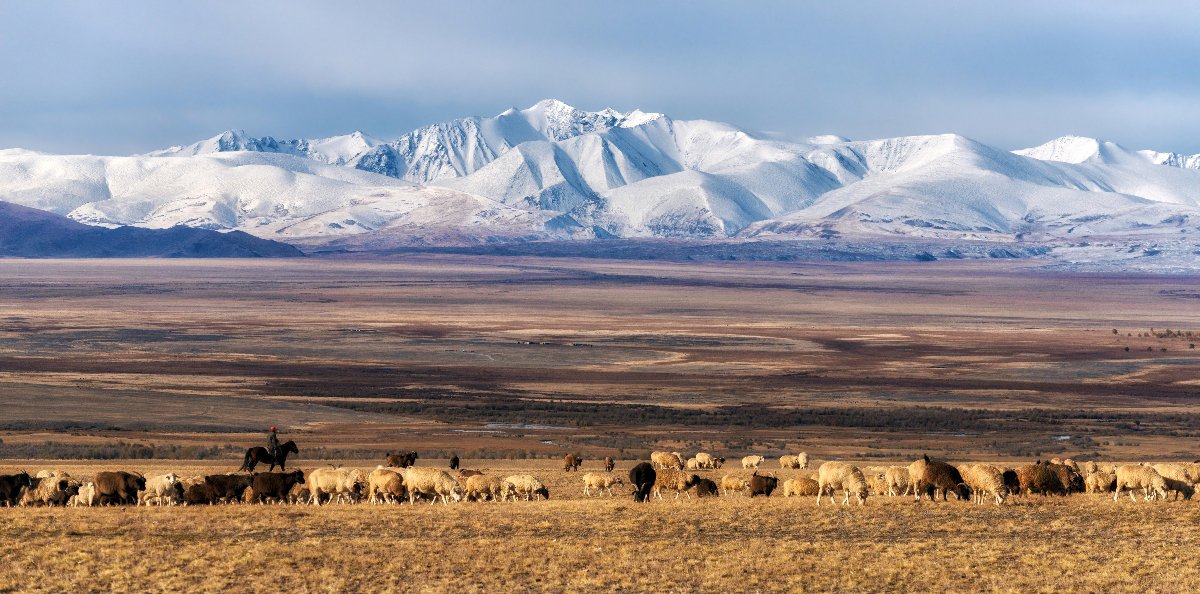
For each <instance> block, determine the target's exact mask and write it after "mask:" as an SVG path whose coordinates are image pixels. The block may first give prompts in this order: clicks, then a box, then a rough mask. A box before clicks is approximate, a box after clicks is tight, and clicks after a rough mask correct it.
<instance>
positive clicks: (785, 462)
mask: <svg viewBox="0 0 1200 594" xmlns="http://www.w3.org/2000/svg"><path fill="white" fill-rule="evenodd" d="M779 467H780V468H784V469H787V468H793V469H803V468H808V454H805V453H800V454H796V455H795V456H781V457H780V458H779Z"/></svg>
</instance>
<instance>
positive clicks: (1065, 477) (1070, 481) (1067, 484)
mask: <svg viewBox="0 0 1200 594" xmlns="http://www.w3.org/2000/svg"><path fill="white" fill-rule="evenodd" d="M1050 470H1051V472H1053V473H1055V474H1057V475H1058V480H1059V481H1060V482H1061V483H1062V485H1063V488H1064V489H1065V490H1066V492H1067V494H1071V493H1082V492H1083V475H1081V474H1079V471H1078V470H1075V468H1073V467H1071V466H1068V465H1066V464H1050Z"/></svg>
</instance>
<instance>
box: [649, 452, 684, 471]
mask: <svg viewBox="0 0 1200 594" xmlns="http://www.w3.org/2000/svg"><path fill="white" fill-rule="evenodd" d="M650 461H651V462H653V463H654V467H655V468H658V469H662V468H677V469H680V470H682V469H683V456H681V455H680V454H679V452H652V453H651V454H650Z"/></svg>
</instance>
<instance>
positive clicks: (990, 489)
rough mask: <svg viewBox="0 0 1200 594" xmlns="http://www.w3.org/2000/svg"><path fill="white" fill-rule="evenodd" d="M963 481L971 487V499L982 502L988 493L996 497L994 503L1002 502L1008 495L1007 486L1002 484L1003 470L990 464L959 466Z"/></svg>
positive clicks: (978, 502) (977, 502)
mask: <svg viewBox="0 0 1200 594" xmlns="http://www.w3.org/2000/svg"><path fill="white" fill-rule="evenodd" d="M959 470H960V471H961V474H962V478H963V482H965V483H966V485H967V487H970V489H971V500H972V501H974V502H975V503H976V504H982V503H983V502H984V500H985V499H986V498H987V497H988V496H989V495H990V496H992V497H994V498H995V499H996V505H1000V504H1002V503H1004V500H1005V498H1007V497H1008V487H1005V486H1004V470H1002V469H1001V468H1000V467H998V466H992V465H991V464H969V465H964V466H961V467H959Z"/></svg>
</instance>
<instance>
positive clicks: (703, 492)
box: [695, 478, 721, 497]
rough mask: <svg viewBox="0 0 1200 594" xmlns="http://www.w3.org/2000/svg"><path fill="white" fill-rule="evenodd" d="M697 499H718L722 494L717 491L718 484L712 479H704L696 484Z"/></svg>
mask: <svg viewBox="0 0 1200 594" xmlns="http://www.w3.org/2000/svg"><path fill="white" fill-rule="evenodd" d="M695 491H696V497H717V496H719V495H720V494H721V493H720V491H719V490H718V489H717V483H716V482H715V481H713V480H711V479H706V478H702V479H700V482H698V483H696V487H695Z"/></svg>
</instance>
